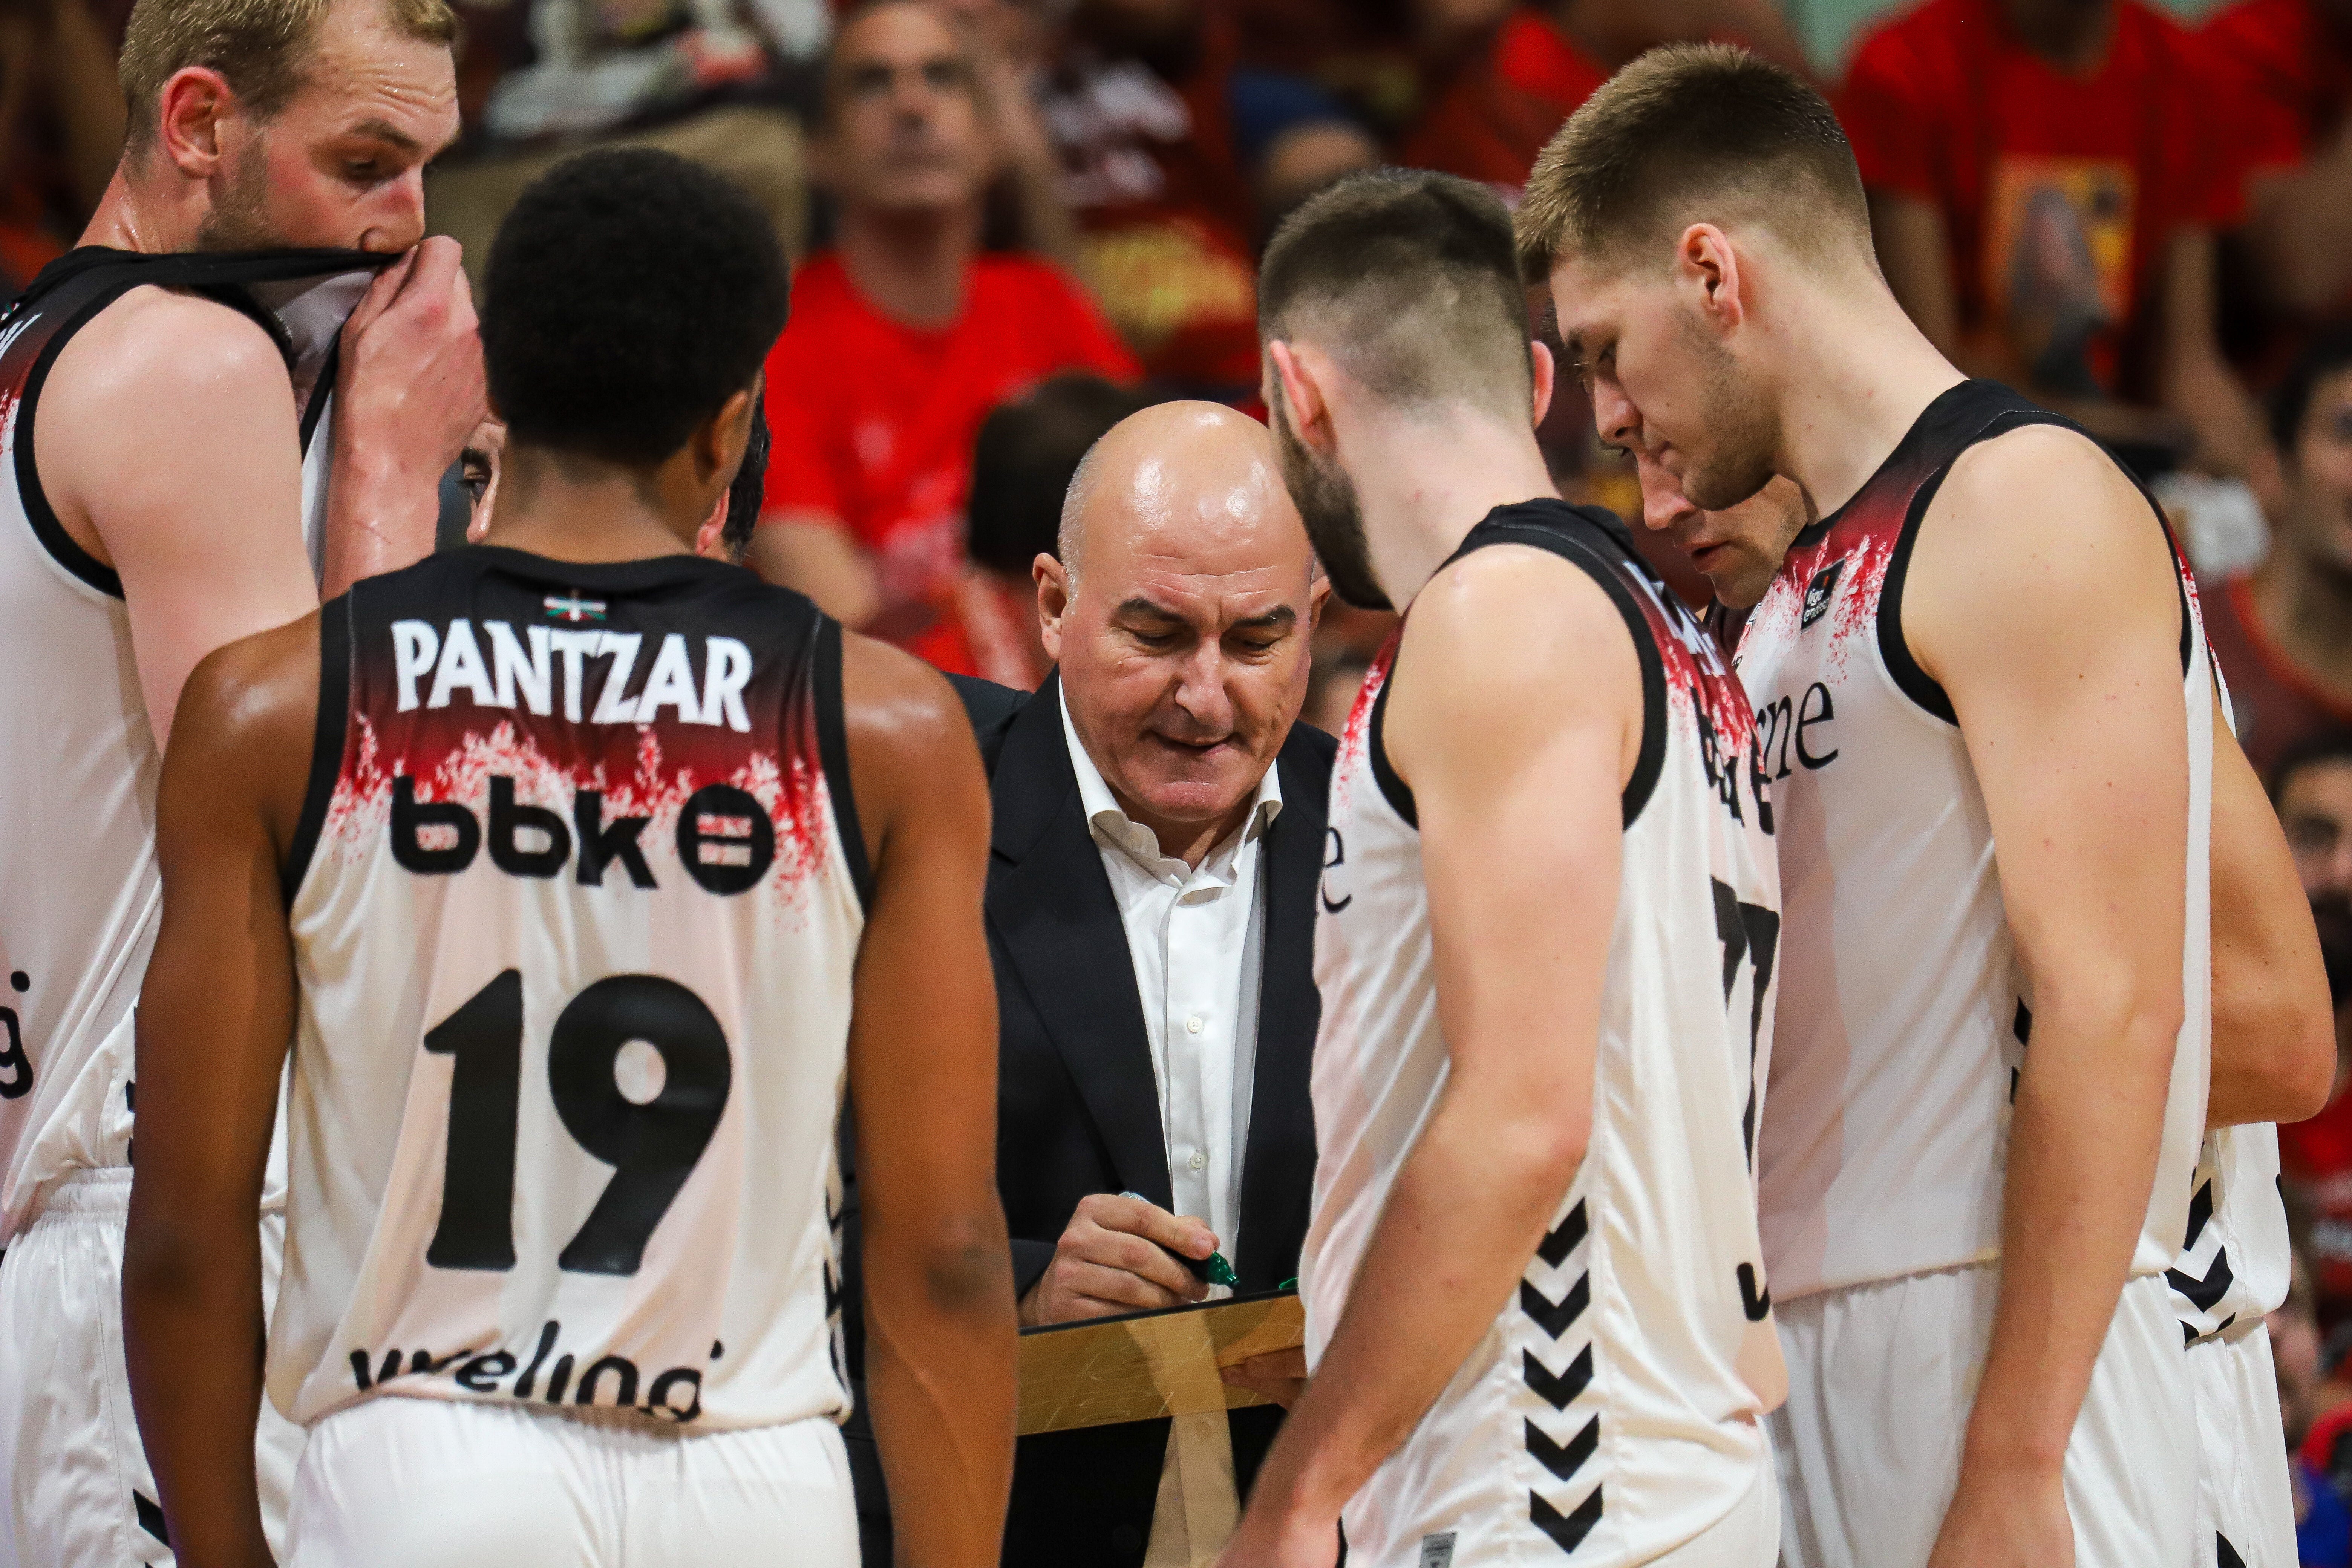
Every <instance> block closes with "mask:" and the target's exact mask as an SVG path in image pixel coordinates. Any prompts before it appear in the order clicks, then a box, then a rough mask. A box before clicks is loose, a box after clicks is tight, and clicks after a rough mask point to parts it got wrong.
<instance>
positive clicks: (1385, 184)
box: [1226, 171, 1782, 1568]
mask: <svg viewBox="0 0 2352 1568" xmlns="http://www.w3.org/2000/svg"><path fill="white" fill-rule="evenodd" d="M1509 221H1510V220H1509V218H1508V216H1507V214H1506V213H1505V211H1504V209H1503V206H1502V204H1501V203H1500V201H1499V200H1497V199H1496V196H1495V195H1493V194H1492V193H1491V192H1489V191H1487V190H1486V188H1485V187H1483V186H1479V185H1474V184H1469V183H1468V182H1465V181H1462V180H1458V179H1454V178H1452V177H1449V176H1446V175H1442V174H1402V173H1397V172H1393V171H1391V172H1383V173H1380V174H1369V175H1359V176H1356V177H1353V178H1351V179H1349V180H1347V181H1345V182H1343V183H1341V184H1339V185H1336V186H1334V187H1332V188H1331V189H1330V190H1329V191H1328V192H1326V193H1325V194H1323V195H1318V196H1317V197H1316V198H1315V199H1314V200H1313V201H1311V202H1309V203H1308V204H1307V205H1305V206H1304V207H1302V208H1301V209H1300V210H1299V211H1298V213H1297V215H1295V216H1293V217H1292V218H1290V219H1289V220H1287V221H1286V223H1285V224H1284V226H1283V227H1282V229H1281V230H1280V231H1279V233H1278V234H1277V235H1276V238H1275V240H1274V242H1273V243H1272V245H1271V246H1270V247H1268V249H1267V252H1266V258H1265V269H1264V273H1263V276H1262V278H1261V280H1260V285H1259V289H1260V292H1259V300H1260V308H1261V310H1262V312H1263V314H1262V318H1261V331H1262V332H1263V334H1264V336H1265V340H1266V351H1265V352H1266V359H1267V367H1268V368H1267V401H1268V402H1269V403H1270V404H1271V405H1273V408H1274V411H1275V416H1276V417H1275V428H1276V431H1277V432H1278V436H1279V440H1280V445H1281V447H1282V450H1283V452H1284V460H1285V465H1286V470H1287V474H1288V478H1289V482H1290V488H1291V490H1292V493H1293V495H1294V496H1295V497H1296V499H1297V501H1298V503H1299V507H1300V510H1301V511H1302V512H1303V513H1304V514H1305V515H1306V517H1307V524H1308V527H1309V530H1310V531H1311V532H1312V533H1313V535H1314V539H1315V543H1316V549H1317V552H1318V554H1319V555H1320V556H1321V558H1322V560H1323V562H1324V563H1325V565H1326V567H1327V568H1328V571H1329V573H1330V576H1331V580H1332V583H1333V584H1334V586H1335V587H1336V588H1337V589H1338V590H1339V593H1340V594H1341V595H1343V596H1344V597H1346V598H1347V599H1348V600H1349V602H1350V603H1352V604H1356V605H1364V606H1368V607H1379V606H1383V605H1391V604H1394V605H1399V606H1402V607H1403V608H1404V609H1405V610H1406V612H1407V615H1406V619H1405V621H1404V623H1403V629H1402V634H1401V636H1400V637H1399V638H1398V639H1395V640H1392V641H1391V643H1390V645H1389V647H1388V648H1387V649H1386V650H1384V651H1383V653H1382V654H1381V657H1380V658H1379V659H1378V660H1377V661H1376V663H1375V664H1374V666H1373V668H1372V671H1371V674H1370V677H1369V678H1368V679H1367V680H1366V682H1365V687H1364V692H1363V696H1362V697H1361V699H1360V700H1359V702H1358V705H1357V708H1356V710H1355V714H1354V716H1353V717H1352V718H1351V719H1350V720H1349V724H1348V728H1347V733H1346V738H1345V740H1344V741H1343V742H1342V745H1341V750H1340V754H1339V763H1338V765H1337V768H1336V770H1335V772H1334V773H1333V776H1332V805H1331V810H1332V816H1331V836H1330V842H1329V847H1328V854H1327V856H1326V861H1327V866H1326V871H1325V877H1324V882H1323V888H1322V895H1321V897H1322V908H1323V918H1322V919H1321V921H1319V922H1318V931H1317V937H1316V942H1317V951H1316V978H1317V981H1318V984H1319V986H1320V987H1321V991H1322V996H1323V1023H1322V1029H1321V1033H1320V1036H1319V1037H1318V1040H1317V1044H1316V1052H1315V1077H1314V1084H1313V1089H1314V1100H1315V1112H1316V1131H1317V1140H1318V1149H1319V1157H1318V1168H1317V1173H1316V1184H1315V1194H1314V1208H1313V1215H1312V1219H1311V1221H1310V1223H1309V1226H1308V1231H1307V1245H1306V1252H1305V1257H1304V1258H1303V1259H1302V1262H1301V1268H1300V1286H1301V1289H1302V1291H1303V1292H1304V1294H1305V1296H1306V1299H1307V1315H1308V1321H1307V1352H1308V1359H1309V1362H1310V1363H1311V1364H1312V1365H1313V1366H1314V1368H1315V1375H1314V1378H1313V1380H1312V1381H1311V1382H1309V1383H1308V1384H1307V1388H1306V1392H1305V1394H1304V1395H1303V1396H1302V1397H1301V1398H1300V1400H1299V1402H1298V1404H1297V1405H1296V1406H1295V1408H1294V1409H1293V1411H1292V1413H1291V1415H1290V1418H1289V1422H1288V1424H1287V1425H1286V1426H1285V1427H1284V1429H1283V1434H1282V1436H1281V1437H1280V1439H1279V1440H1278V1441H1277V1442H1276V1447H1275V1448H1274V1451H1273V1453H1272V1455H1271V1456H1270V1457H1269V1458H1268V1459H1267V1461H1266V1464H1265V1468H1264V1469H1262V1470H1261V1471H1260V1472H1259V1477H1258V1481H1257V1485H1256V1488H1255V1491H1254V1493H1253V1495H1252V1499H1251V1502H1250V1506H1249V1510H1248V1512H1247V1514H1246V1515H1245V1517H1244V1521H1243V1522H1242V1525H1241V1528H1240V1531H1239V1532H1238V1534H1237V1535H1236V1536H1235V1537H1234V1543H1233V1545H1232V1547H1231V1549H1230V1550H1229V1552H1228V1555H1227V1559H1226V1560H1227V1561H1228V1562H1231V1563H1246V1564H1252V1565H1255V1564H1261V1563H1279V1564H1283V1565H1286V1568H1290V1565H1300V1568H1303V1565H1307V1564H1315V1565H1318V1568H1321V1565H1326V1564H1328V1563H1331V1562H1332V1560H1333V1557H1334V1553H1335V1552H1336V1549H1337V1547H1338V1534H1337V1532H1336V1531H1335V1530H1334V1528H1333V1526H1334V1521H1335V1519H1344V1521H1345V1524H1346V1531H1347V1542H1348V1553H1349V1562H1350V1563H1364V1564H1368V1565H1370V1568H1423V1565H1426V1564H1434V1565H1438V1568H1485V1565H1487V1564H1501V1563H1531V1562H1538V1561H1543V1560H1548V1559H1553V1558H1555V1557H1556V1556H1557V1555H1558V1554H1560V1553H1572V1554H1573V1555H1574V1560H1575V1561H1576V1562H1578V1563H1590V1564H1594V1565H1596V1568H1598V1565H1608V1568H1616V1565H1619V1564H1629V1563H1673V1564H1676V1565H1678V1568H1698V1565H1700V1564H1706V1565H1707V1568H1760V1565H1762V1564H1767V1563H1770V1562H1771V1561H1772V1555H1773V1551H1774V1544H1775V1540H1776V1535H1777V1526H1776V1523H1775V1521H1776V1519H1777V1513H1778V1509H1777V1499H1776V1495H1775V1492H1774V1489H1773V1486H1772V1481H1771V1477H1770V1467H1771V1458H1770V1453H1769V1447H1768V1446H1767V1443H1766V1439H1765V1435H1764V1431H1763V1427H1762V1416H1763V1414H1764V1412H1765V1411H1766V1410H1767V1409H1769V1407H1770V1406H1771V1405H1774V1404H1776V1403H1778V1401H1779V1399H1780V1384H1781V1382H1782V1372H1781V1367H1780V1356H1779V1352H1778V1349H1777V1346H1776V1345H1775V1342H1774V1338H1773V1331H1772V1321H1771V1315H1770V1313H1771V1310H1770V1304H1769V1291H1768V1289H1767V1286H1766V1282H1765V1279H1764V1277H1763V1273H1762V1265H1761V1254H1760V1247H1759V1239H1758V1236H1757V1232H1756V1228H1755V1208H1754V1187H1753V1184H1752V1182H1751V1178H1750V1174H1749V1171H1750V1159H1749V1156H1750V1150H1751V1144H1750V1142H1749V1130H1750V1129H1751V1128H1752V1126H1753V1116H1754V1112H1755V1107H1756V1095H1757V1091H1758V1089H1759V1087H1760V1079H1761V1076H1762V1074H1763V1072H1764V1070H1765V1064H1766V1062H1767V1060H1768V1059H1769V1050H1770V1018H1771V1013H1770V1010H1769V997H1770V992H1771V985H1772V973H1773V960H1774V955H1775V952H1776V944H1777V939H1778V936H1779V931H1780V915H1779V912H1778V906H1779V895H1778V889H1777V885H1776V879H1775V873H1774V866H1773V858H1772V851H1771V845H1770V842H1769V839H1768V837H1766V835H1767V834H1768V832H1769V824H1770V817H1769V809H1770V805H1769V800H1767V799H1766V798H1764V797H1763V796H1760V795H1758V794H1757V793H1756V791H1755V789H1754V787H1753V784H1754V780H1753V774H1752V770H1748V769H1746V768H1744V767H1738V766H1735V765H1734V763H1735V761H1736V760H1737V759H1738V758H1739V757H1741V756H1742V755H1744V754H1745V753H1746V752H1747V751H1748V748H1749V746H1750V743H1751V742H1752V740H1753V734H1754V728H1755V725H1754V720H1753V717H1752V715H1751V714H1750V713H1749V711H1748V707H1747V704H1746V701H1745V700H1744V698H1743V697H1742V695H1741V693H1740V690H1739V686H1738V680H1737V679H1736V678H1735V677H1734V676H1733V674H1732V672H1731V670H1730V668H1729V667H1728V665H1727V663H1726V662H1725V661H1724V660H1723V659H1722V658H1720V657H1718V655H1717V651H1716V648H1715V646H1714V644H1713V643H1712V642H1710V641H1709V640H1708V639H1707V637H1706V635H1705V634H1704V633H1703V632H1702V631H1701V630H1700V629H1699V627H1698V626H1697V624H1696V622H1694V621H1693V620H1692V619H1691V618H1690V617H1689V616H1688V615H1687V614H1686V613H1685V612H1684V611H1683V610H1682V609H1681V608H1680V606H1679V605H1678V604H1677V602H1676V601H1675V599H1674V598H1673V596H1672V595H1670V594H1669V593H1668V592H1667V591H1666V590H1665V589H1664V587H1663V586H1662V584H1660V583H1659V581H1658V580H1657V579H1656V578H1655V577H1654V576H1653V575H1652V574H1650V573H1649V572H1648V570H1647V569H1646V568H1645V567H1643V565H1642V564H1641V563H1640V559H1639V557H1637V556H1636V555H1635V554H1634V553H1633V548H1632V542H1631V540H1630V539H1629V538H1628V537H1627V536H1626V535H1625V533H1624V532H1623V531H1622V528H1620V527H1619V526H1618V525H1617V524H1616V522H1615V521H1614V520H1613V519H1612V518H1610V517H1609V516H1608V514H1606V513H1603V512H1600V511H1596V510H1590V509H1584V508H1577V507H1570V506H1568V505H1566V504H1564V503H1563V502H1561V501H1560V500H1558V499H1556V497H1555V494H1554V492H1553V490H1552V488H1551V482H1550V479H1549V476H1548V474H1547V471H1546V469H1545V467H1544V463H1543V458H1542V455H1541V454H1540V452H1539V451H1538V448H1537V446H1536V442H1535V436H1534V431H1533V425H1534V422H1535V421H1536V420H1537V419H1539V418H1540V417H1541V416H1542V414H1543V411H1544V409H1545V407H1546V405H1548V403H1549V398H1550V394H1551V388H1552V380H1551V360H1550V357H1549V354H1548V353H1545V352H1544V351H1542V350H1541V349H1539V348H1537V349H1531V347H1530V345H1529V344H1528V341H1527V332H1526V312H1525V305H1524V302H1523V295H1522V292H1521V289H1520V285H1519V282H1518V277H1517V268H1516V262H1515V259H1514V257H1513V255H1512V251H1511V243H1510V229H1509Z"/></svg>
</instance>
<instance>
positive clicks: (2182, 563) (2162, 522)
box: [1878, 410, 2195, 729]
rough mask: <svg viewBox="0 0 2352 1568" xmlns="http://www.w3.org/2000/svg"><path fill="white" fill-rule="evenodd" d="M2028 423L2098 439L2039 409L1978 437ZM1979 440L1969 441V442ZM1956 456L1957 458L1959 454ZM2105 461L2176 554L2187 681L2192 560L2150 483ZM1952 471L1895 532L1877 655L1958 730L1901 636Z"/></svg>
mask: <svg viewBox="0 0 2352 1568" xmlns="http://www.w3.org/2000/svg"><path fill="white" fill-rule="evenodd" d="M2028 425H2054V426H2057V427H2058V428H2060V429H2062V430H2072V431H2074V432H2075V433H2076V434H2077V435H2080V436H2082V437H2084V439H2085V440H2088V441H2091V442H2092V443H2093V444H2094V445H2097V438H2096V437H2093V436H2092V435H2090V433H2089V432H2087V431H2085V430H2084V429H2083V428H2082V426H2078V425H2076V424H2075V423H2074V421H2072V420H2069V419H2062V418H2059V417H2057V416H2053V415H2047V414H2040V415H2038V416H2037V412H2036V411H2032V410H2018V411H2016V412H2015V413H2012V414H2011V415H2009V416H2005V417H2002V418H1999V419H1995V420H1993V421H1992V422H1991V423H1990V424H1988V425H1987V426H1985V428H1984V431H1983V432H1982V434H1980V435H1979V436H1978V437H1977V440H1978V441H1987V440H1990V439H1991V438H1992V437H1996V436H2005V435H2007V434H2008V433H2009V432H2010V431H2011V430H2016V429H2021V428H2023V427H2024V426H2028ZM1975 444H1976V443H1975V442H1970V443H1969V445H1970V446H1974V445H1975ZM1965 449H1966V448H1963V450H1965ZM2100 450H2101V451H2102V452H2105V447H2100ZM1954 460H1955V461H1957V460H1958V458H1957V454H1956V455H1955V459H1954ZM2107 460H2108V461H2109V462H2112V463H2115V465H2116V468H2118V469H2120V470H2121V471H2122V473H2123V476H2124V478H2126V479H2129V480H2130V481H2131V483H2132V488H2133V489H2137V491H2139V493H2140V495H2141V497H2142V499H2144V500H2146V501H2147V506H2148V510H2150V511H2152V512H2154V513H2155V514H2156V525H2157V527H2158V528H2159V529H2161V530H2163V531H2164V543H2165V548H2166V549H2167V550H2168V552H2170V553H2171V555H2172V562H2173V565H2172V588H2173V592H2174V593H2175V594H2177V595H2179V598H2180V674H2181V678H2182V679H2187V678H2188V675H2189V667H2190V662H2191V658H2192V656H2193V654H2194V652H2195V649H2194V647H2193V638H2192V636H2191V633H2190V631H2189V626H2190V616H2189V583H2188V574H2189V566H2188V559H2187V557H2186V556H2185V555H2184V554H2183V553H2182V552H2181V550H2180V542H2179V540H2178V539H2176V538H2175V537H2174V536H2173V532H2172V523H2171V522H2170V521H2169V520H2168V519H2167V518H2166V517H2165V515H2164V508H2163V507H2162V506H2161V505H2159V504H2158V501H2157V499H2156V498H2155V497H2154V496H2153V495H2150V494H2149V493H2148V489H2147V486H2146V485H2144V484H2141V483H2140V481H2139V476H2138V475H2137V474H2135V473H2133V472H2132V471H2131V470H2130V469H2129V468H2125V467H2124V465H2123V464H2122V463H2121V462H2119V461H2117V460H2116V458H2115V457H2114V455H2113V454H2112V453H2109V454H2108V455H2107ZM1949 472H1951V465H1950V464H1949V463H1947V464H1946V465H1944V467H1943V468H1939V469H1937V471H1936V473H1935V474H1934V475H1933V476H1931V477H1930V478H1929V479H1928V480H1927V483H1925V484H1923V485H1921V486H1920V487H1919V491H1918V493H1917V494H1916V495H1915V496H1913V497H1912V498H1911V508H1910V510H1909V511H1908V512H1906V514H1905V515H1904V518H1903V531H1902V532H1901V533H1899V534H1897V535H1896V536H1895V553H1894V554H1893V555H1892V556H1891V557H1890V558H1889V559H1888V561H1887V563H1886V578H1885V582H1884V583H1883V584H1881V585H1880V587H1879V590H1878V657H1879V658H1881V659H1882V660H1883V661H1884V662H1885V665H1886V673H1887V674H1888V675H1890V676H1891V677H1893V678H1894V680H1895V688H1896V689H1898V690H1900V691H1901V692H1902V693H1903V695H1904V696H1906V697H1907V698H1909V699H1910V700H1912V701H1913V702H1914V703H1916V704H1917V705H1918V706H1919V707H1920V708H1922V709H1924V710H1927V712H1929V713H1931V714H1933V715H1934V716H1935V717H1937V718H1938V719H1941V720H1942V721H1944V722H1945V723H1947V724H1949V725H1951V726H1953V727H1954V728H1955V729H1957V728H1958V726H1959V722H1960V720H1959V715H1958V713H1956V712H1955V711H1954V710H1953V709H1952V699H1951V697H1950V695H1949V694H1948V692H1946V691H1945V689H1944V688H1943V686H1942V684H1941V683H1940V682H1938V681H1937V680H1936V679H1935V678H1934V677H1932V676H1930V675H1929V674H1928V673H1927V671H1926V670H1924V669H1922V668H1919V661H1918V660H1917V659H1916V658H1912V657H1911V645H1910V643H1909V642H1908V641H1907V640H1906V638H1905V637H1904V636H1903V584H1904V581H1905V579H1906V577H1908V576H1909V574H1910V570H1911V547H1912V545H1913V544H1914V543H1915V542H1917V540H1918V537H1919V528H1920V525H1921V524H1922V523H1923V522H1925V521H1927V508H1928V507H1929V506H1930V505H1931V504H1932V503H1933V502H1934V501H1935V499H1936V494H1937V491H1938V490H1940V489H1942V488H1943V485H1944V476H1945V475H1946V474H1948V473H1949Z"/></svg>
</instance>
